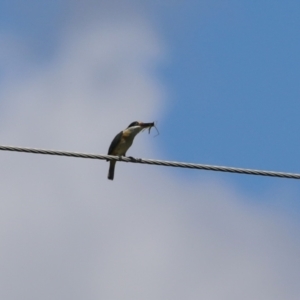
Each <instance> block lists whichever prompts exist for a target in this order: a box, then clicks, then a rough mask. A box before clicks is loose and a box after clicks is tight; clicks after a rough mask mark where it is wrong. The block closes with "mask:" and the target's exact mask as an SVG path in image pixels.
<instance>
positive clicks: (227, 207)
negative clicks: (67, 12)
mask: <svg viewBox="0 0 300 300" xmlns="http://www.w3.org/2000/svg"><path fill="white" fill-rule="evenodd" d="M163 55H164V48H163V45H162V43H161V41H160V39H159V38H158V37H157V35H156V33H155V32H153V30H152V29H151V27H150V26H149V25H148V24H147V23H145V22H144V21H142V20H141V19H135V18H132V19H130V20H129V19H127V20H122V21H120V22H114V23H110V22H107V21H105V22H103V23H101V22H100V23H92V25H90V26H85V27H84V29H81V30H79V29H77V30H76V31H74V32H71V33H66V38H65V40H64V42H63V43H62V45H61V48H60V50H59V51H58V56H57V57H56V58H55V60H54V61H53V62H52V64H49V65H48V66H43V67H39V68H38V67H36V69H35V70H32V73H30V74H31V75H30V76H27V77H26V78H25V77H24V78H22V82H20V80H19V79H18V80H14V79H12V78H10V80H9V82H6V87H3V92H2V94H1V98H2V99H1V102H2V107H3V109H2V112H1V115H2V118H3V121H2V127H1V130H0V136H1V141H2V142H1V143H3V144H6V143H9V144H14V145H21V146H32V147H45V148H55V149H57V148H58V149H61V148H62V149H66V150H77V151H89V152H99V153H105V152H106V151H107V148H108V146H109V143H110V141H111V139H112V138H113V136H114V134H116V133H117V132H118V131H119V130H121V129H122V127H124V126H127V125H128V123H130V122H131V121H133V120H135V119H140V120H146V121H152V120H154V119H157V118H158V117H157V116H160V117H161V116H162V115H163V109H164V102H163V99H164V98H163V97H164V90H163V88H162V87H161V86H160V84H159V82H158V81H157V80H156V78H155V76H154V75H153V69H155V65H156V64H157V63H158V62H159V60H160V59H161V58H162V57H163ZM153 66H154V67H153ZM153 143H154V142H153V139H150V138H149V136H148V135H146V134H144V135H141V136H138V137H137V139H136V142H135V145H134V146H133V148H132V149H131V150H130V151H131V154H132V155H135V153H139V155H140V156H143V157H148V155H149V156H150V155H151V154H152V155H151V156H155V154H154V150H153V147H152V144H153ZM0 160H1V175H2V178H1V180H2V187H1V192H0V198H1V201H0V230H1V231H0V234H1V235H0V236H1V248H0V265H1V268H0V297H1V299H7V300H10V299H21V298H22V299H74V300H76V299H82V298H84V299H95V298H101V299H120V298H122V299H168V298H169V299H183V298H184V299H202V298H203V299H230V300H232V299H272V300H274V299H297V297H298V295H299V287H298V283H297V282H296V278H299V270H300V268H299V260H298V256H299V255H298V254H299V250H300V244H299V240H298V238H297V235H296V234H295V233H293V232H290V231H289V230H290V228H289V226H288V224H287V223H286V221H285V220H284V218H282V217H281V216H278V215H275V214H274V213H267V212H266V211H263V210H260V208H257V207H252V206H246V205H245V204H243V203H244V202H243V201H241V198H242V197H243V196H242V195H240V194H238V193H237V192H235V191H234V189H233V188H232V187H229V186H227V185H226V184H225V183H222V182H214V181H213V180H206V181H205V180H203V178H202V177H201V180H199V181H198V182H195V181H194V182H192V183H186V182H184V183H183V182H182V181H180V179H179V178H174V177H170V176H169V174H170V173H168V172H169V171H167V170H166V169H164V168H159V167H151V166H143V165H133V164H131V165H127V164H124V163H123V164H121V163H118V165H117V167H116V178H115V180H114V181H113V182H110V181H108V180H107V179H106V175H107V168H108V166H107V164H106V163H105V162H98V161H86V160H80V159H71V158H70V159H68V158H57V157H45V156H38V155H29V154H17V153H4V152H3V153H1V156H0Z"/></svg>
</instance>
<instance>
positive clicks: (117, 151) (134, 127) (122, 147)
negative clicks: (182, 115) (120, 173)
mask: <svg viewBox="0 0 300 300" xmlns="http://www.w3.org/2000/svg"><path fill="white" fill-rule="evenodd" d="M153 126H154V122H153V123H143V122H139V121H135V122H132V123H130V125H129V126H128V127H127V128H126V129H124V130H122V131H121V132H120V133H118V134H117V135H116V136H115V138H114V139H113V141H112V142H111V144H110V147H109V149H108V155H114V156H126V152H127V150H128V149H129V148H130V146H131V145H132V143H133V140H134V138H135V136H136V135H137V134H138V133H139V132H141V131H142V130H143V129H146V128H149V130H150V128H151V127H153ZM115 166H116V161H115V160H111V161H110V162H109V170H108V176H107V178H108V179H110V180H113V179H114V173H115Z"/></svg>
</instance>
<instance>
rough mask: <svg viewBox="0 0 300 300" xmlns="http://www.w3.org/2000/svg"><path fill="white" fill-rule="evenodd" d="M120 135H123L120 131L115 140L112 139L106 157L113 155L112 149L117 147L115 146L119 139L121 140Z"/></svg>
mask: <svg viewBox="0 0 300 300" xmlns="http://www.w3.org/2000/svg"><path fill="white" fill-rule="evenodd" d="M122 134H123V131H121V132H120V133H118V134H117V135H116V136H115V138H114V139H113V141H112V142H111V144H110V146H109V149H108V153H107V155H113V153H112V152H113V151H114V149H115V148H116V147H117V145H118V144H119V142H120V140H121V138H122Z"/></svg>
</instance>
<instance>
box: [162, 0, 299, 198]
mask: <svg viewBox="0 0 300 300" xmlns="http://www.w3.org/2000/svg"><path fill="white" fill-rule="evenodd" d="M203 6H204V5H201V4H199V5H197V4H195V3H193V4H191V5H183V4H181V5H177V6H176V5H174V6H173V7H172V8H171V7H170V6H168V7H164V9H163V12H164V13H161V14H160V18H159V21H160V26H161V27H162V28H163V35H164V37H165V39H166V41H167V45H168V50H169V53H170V58H169V61H168V64H167V65H166V66H165V67H164V68H163V70H162V75H161V76H162V80H163V81H164V82H165V83H166V85H167V86H168V88H169V89H170V91H171V93H170V99H169V103H170V106H171V109H170V110H169V111H168V112H167V117H166V118H165V119H164V120H163V128H162V132H163V135H164V138H162V143H163V148H164V151H165V153H166V154H165V157H169V158H171V159H176V160H184V161H194V162H201V163H207V164H216V165H227V166H237V167H246V168H254V169H266V170H280V171H287V172H299V169H300V164H299V160H298V153H299V152H300V143H299V140H298V134H297V132H298V129H299V125H300V123H299V118H298V109H297V108H298V107H299V105H300V102H299V97H300V90H299V75H300V74H299V72H300V71H299V70H300V68H299V63H300V61H299V57H298V54H299V50H300V49H299V48H300V42H299V39H298V38H297V37H298V36H299V30H300V20H299V18H298V15H299V10H300V4H299V3H298V2H297V1H288V2H282V1H255V2H251V3H250V2H249V1H226V4H223V5H222V4H220V5H219V7H218V5H217V4H216V3H215V5H212V6H211V7H203ZM177 134H180V135H181V138H180V139H179V138H178V137H177ZM180 141H181V142H180ZM194 174H195V172H190V171H187V172H184V176H193V175H194ZM223 178H224V179H225V180H227V179H229V180H231V181H233V182H234V183H235V184H236V185H237V186H239V187H240V188H242V189H243V190H245V191H247V192H249V193H261V192H265V191H266V190H267V189H269V188H270V187H272V186H276V185H278V184H279V181H278V180H277V179H266V178H261V177H259V178H254V177H251V176H240V175H224V176H223ZM284 184H287V185H289V186H290V187H291V188H292V189H297V193H299V192H300V190H299V184H298V182H297V181H289V182H285V183H284Z"/></svg>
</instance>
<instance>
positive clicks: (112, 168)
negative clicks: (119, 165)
mask: <svg viewBox="0 0 300 300" xmlns="http://www.w3.org/2000/svg"><path fill="white" fill-rule="evenodd" d="M115 165H116V161H114V160H111V161H110V162H109V170H108V176H107V178H108V179H110V180H114V174H115Z"/></svg>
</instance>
